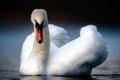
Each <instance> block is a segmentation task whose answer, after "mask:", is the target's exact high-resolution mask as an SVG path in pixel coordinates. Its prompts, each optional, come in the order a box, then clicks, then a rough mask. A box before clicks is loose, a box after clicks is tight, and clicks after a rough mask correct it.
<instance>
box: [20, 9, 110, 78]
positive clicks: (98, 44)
mask: <svg viewBox="0 0 120 80" xmlns="http://www.w3.org/2000/svg"><path fill="white" fill-rule="evenodd" d="M31 21H32V23H33V24H34V32H33V33H32V34H31V35H29V36H28V37H27V38H26V40H25V41H24V43H23V47H22V53H21V63H20V73H21V74H22V75H58V76H79V75H82V74H84V75H90V74H91V70H92V68H94V67H96V66H98V65H100V64H101V63H102V62H104V61H105V59H106V57H107V55H108V52H107V48H106V44H105V42H104V40H103V38H102V36H101V34H100V33H99V32H98V31H97V28H96V26H94V25H88V26H85V27H83V28H81V31H80V36H79V37H78V38H76V39H75V40H73V41H71V42H69V43H67V40H68V39H69V37H68V35H67V31H66V30H64V29H63V28H61V27H58V26H55V25H53V24H51V25H48V21H47V14H46V12H45V10H43V9H35V10H34V11H33V13H32V15H31Z"/></svg>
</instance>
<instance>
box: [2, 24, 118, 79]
mask: <svg viewBox="0 0 120 80" xmlns="http://www.w3.org/2000/svg"><path fill="white" fill-rule="evenodd" d="M56 25H59V26H62V27H64V28H65V29H66V30H67V31H68V34H69V36H70V40H73V39H75V38H77V37H78V36H79V31H80V28H81V27H82V26H83V25H81V24H80V23H71V24H69V23H62V24H61V23H56ZM86 25H87V24H86ZM96 26H97V28H98V31H99V32H100V33H101V34H102V35H103V38H104V39H105V41H106V43H107V46H108V49H109V55H108V58H107V60H106V61H105V62H104V63H103V64H101V65H100V66H98V67H96V68H94V69H93V71H92V78H73V77H57V76H20V74H19V72H18V70H19V64H20V53H21V48H22V44H23V41H24V40H25V38H26V36H27V35H28V34H30V33H31V32H32V31H33V27H32V24H30V25H29V24H11V25H8V24H5V25H0V80H120V28H119V26H118V27H116V26H114V25H113V26H114V27H113V26H112V27H111V26H107V27H106V26H105V25H104V26H101V25H96Z"/></svg>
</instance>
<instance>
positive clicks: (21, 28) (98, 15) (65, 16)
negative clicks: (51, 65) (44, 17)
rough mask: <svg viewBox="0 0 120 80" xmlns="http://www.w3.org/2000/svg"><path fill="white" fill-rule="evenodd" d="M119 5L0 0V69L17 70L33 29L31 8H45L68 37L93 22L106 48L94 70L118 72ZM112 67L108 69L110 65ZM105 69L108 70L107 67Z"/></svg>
mask: <svg viewBox="0 0 120 80" xmlns="http://www.w3.org/2000/svg"><path fill="white" fill-rule="evenodd" d="M119 7H120V5H119V2H118V0H16V1H13V0H12V1H11V0H1V1H0V70H2V69H4V70H5V69H6V70H8V69H12V70H18V68H19V62H20V61H19V60H20V53H21V48H22V43H23V41H24V40H25V38H26V36H27V35H28V34H30V33H31V32H32V31H33V24H32V23H31V20H30V16H31V12H32V11H33V9H36V8H39V9H41V8H42V9H45V10H46V11H47V13H48V19H49V23H50V24H55V25H58V26H61V27H63V28H65V29H66V30H67V31H68V34H69V36H70V40H73V39H75V38H76V37H78V36H79V31H80V28H81V27H83V26H86V25H89V24H93V25H96V26H97V28H98V31H99V32H100V33H101V34H102V35H103V38H104V39H105V41H106V43H107V46H108V48H109V55H108V58H107V60H106V61H105V62H104V63H103V64H102V65H100V66H99V67H97V68H96V69H99V70H101V67H102V69H106V72H105V71H104V70H101V71H99V70H96V69H95V70H94V72H95V73H112V74H113V73H116V72H117V73H118V72H120V69H119V66H120V58H119V57H120V13H119V10H120V8H119ZM111 68H112V69H114V70H113V71H111V70H110V69H111ZM107 69H108V70H109V71H107Z"/></svg>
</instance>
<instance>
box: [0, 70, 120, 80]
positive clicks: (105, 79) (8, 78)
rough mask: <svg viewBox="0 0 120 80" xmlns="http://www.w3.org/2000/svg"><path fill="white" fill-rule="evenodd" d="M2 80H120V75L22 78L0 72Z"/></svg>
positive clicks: (15, 73) (16, 73)
mask: <svg viewBox="0 0 120 80" xmlns="http://www.w3.org/2000/svg"><path fill="white" fill-rule="evenodd" d="M0 80H120V75H114V76H113V75H92V76H91V77H85V76H84V77H82V76H81V77H59V76H22V75H20V74H19V72H16V71H0Z"/></svg>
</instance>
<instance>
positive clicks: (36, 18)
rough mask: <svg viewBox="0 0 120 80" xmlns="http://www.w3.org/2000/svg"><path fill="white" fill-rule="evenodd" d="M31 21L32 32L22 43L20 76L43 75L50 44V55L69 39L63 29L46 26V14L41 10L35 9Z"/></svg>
mask: <svg viewBox="0 0 120 80" xmlns="http://www.w3.org/2000/svg"><path fill="white" fill-rule="evenodd" d="M31 21H32V23H33V24H34V32H33V33H31V34H30V35H28V36H27V38H26V39H25V41H24V43H23V47H22V52H21V58H20V59H21V62H20V73H21V74H22V75H44V74H45V65H46V59H47V57H48V53H49V46H50V44H51V46H52V48H51V49H50V52H51V53H52V52H54V51H55V50H57V49H58V47H60V46H62V45H64V44H65V43H66V42H68V40H69V37H68V35H67V31H66V30H65V29H63V28H61V27H59V26H56V25H53V24H49V25H48V20H47V13H46V11H45V10H43V9H40V10H39V9H35V10H34V11H33V12H32V15H31ZM48 26H49V30H48ZM49 32H50V40H49ZM49 41H51V42H49Z"/></svg>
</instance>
